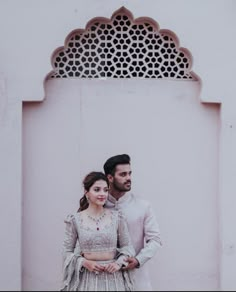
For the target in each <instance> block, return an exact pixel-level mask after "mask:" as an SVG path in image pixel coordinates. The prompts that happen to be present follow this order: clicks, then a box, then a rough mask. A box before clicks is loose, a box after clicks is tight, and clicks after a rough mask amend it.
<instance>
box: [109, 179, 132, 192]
mask: <svg viewBox="0 0 236 292" xmlns="http://www.w3.org/2000/svg"><path fill="white" fill-rule="evenodd" d="M127 184H128V182H127V183H126V184H123V185H122V184H119V183H117V182H116V181H114V182H113V188H114V189H115V190H116V191H118V192H128V191H130V190H131V181H129V186H127Z"/></svg>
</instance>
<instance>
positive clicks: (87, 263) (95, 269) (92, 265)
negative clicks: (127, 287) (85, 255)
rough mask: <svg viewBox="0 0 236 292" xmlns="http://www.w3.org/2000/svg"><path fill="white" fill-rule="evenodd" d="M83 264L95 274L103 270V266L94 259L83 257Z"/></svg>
mask: <svg viewBox="0 0 236 292" xmlns="http://www.w3.org/2000/svg"><path fill="white" fill-rule="evenodd" d="M83 266H84V267H85V268H86V269H87V270H89V271H90V272H94V273H96V274H97V273H99V272H103V271H104V266H102V265H99V264H98V263H97V262H96V261H91V260H86V259H84V261H83Z"/></svg>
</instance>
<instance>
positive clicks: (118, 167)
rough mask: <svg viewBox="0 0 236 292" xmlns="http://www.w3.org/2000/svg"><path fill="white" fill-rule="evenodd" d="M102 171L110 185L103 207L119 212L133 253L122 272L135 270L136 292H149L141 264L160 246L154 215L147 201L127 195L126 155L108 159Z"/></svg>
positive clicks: (128, 188)
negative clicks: (134, 253) (125, 226)
mask: <svg viewBox="0 0 236 292" xmlns="http://www.w3.org/2000/svg"><path fill="white" fill-rule="evenodd" d="M103 168H104V172H105V174H106V175H107V177H108V180H109V183H110V186H109V195H108V200H107V203H106V207H107V208H115V209H117V210H119V209H120V210H122V213H123V214H124V215H125V217H126V219H127V223H128V227H129V232H130V236H131V240H132V243H133V246H134V248H135V252H136V257H133V258H129V260H128V266H127V267H126V268H125V269H130V270H133V269H135V284H136V287H135V290H136V291H151V290H152V287H151V283H150V279H149V274H148V271H147V268H146V267H145V266H144V264H145V263H146V262H147V261H148V260H149V259H151V258H152V257H153V256H154V255H155V254H156V252H157V249H158V248H159V247H160V246H161V245H162V244H161V239H160V232H159V227H158V224H157V221H156V219H155V215H154V212H153V210H152V208H151V206H150V203H149V202H148V201H146V200H144V199H141V198H138V197H135V196H134V195H133V194H132V193H130V192H129V191H130V190H131V173H132V171H131V166H130V157H129V155H127V154H121V155H116V156H113V157H110V158H109V159H108V160H107V161H106V162H105V164H104V166H103Z"/></svg>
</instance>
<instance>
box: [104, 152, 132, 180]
mask: <svg viewBox="0 0 236 292" xmlns="http://www.w3.org/2000/svg"><path fill="white" fill-rule="evenodd" d="M118 164H130V157H129V155H128V154H120V155H115V156H112V157H110V158H108V159H107V161H106V162H105V164H104V165H103V169H104V172H105V174H106V175H108V174H111V175H114V174H115V170H116V166H117V165H118Z"/></svg>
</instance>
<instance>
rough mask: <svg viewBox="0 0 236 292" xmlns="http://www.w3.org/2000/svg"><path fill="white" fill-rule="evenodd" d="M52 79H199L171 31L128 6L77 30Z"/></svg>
mask: <svg viewBox="0 0 236 292" xmlns="http://www.w3.org/2000/svg"><path fill="white" fill-rule="evenodd" d="M51 63H52V67H53V70H52V71H51V72H50V73H49V74H48V75H47V77H46V80H47V79H51V78H163V79H172V80H173V79H174V80H179V79H184V80H191V81H193V80H194V81H196V80H199V78H198V77H197V75H196V74H195V73H194V72H193V71H191V66H192V56H191V53H190V52H189V51H188V50H187V49H186V48H182V47H180V46H179V40H178V38H177V36H176V35H175V34H174V33H173V32H172V31H170V30H166V29H159V25H158V23H157V22H156V21H154V20H153V19H151V18H148V17H141V18H137V19H134V17H133V15H132V13H131V12H130V11H129V10H127V9H126V8H125V7H121V8H120V9H119V10H117V11H116V12H114V13H113V15H112V17H111V18H110V19H109V18H101V17H96V18H93V19H92V20H90V21H89V22H88V23H87V25H86V27H85V29H76V30H74V31H72V32H71V33H70V34H69V35H68V36H67V37H66V39H65V44H64V46H63V47H59V48H57V49H56V50H55V51H54V53H53V55H52V59H51Z"/></svg>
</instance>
